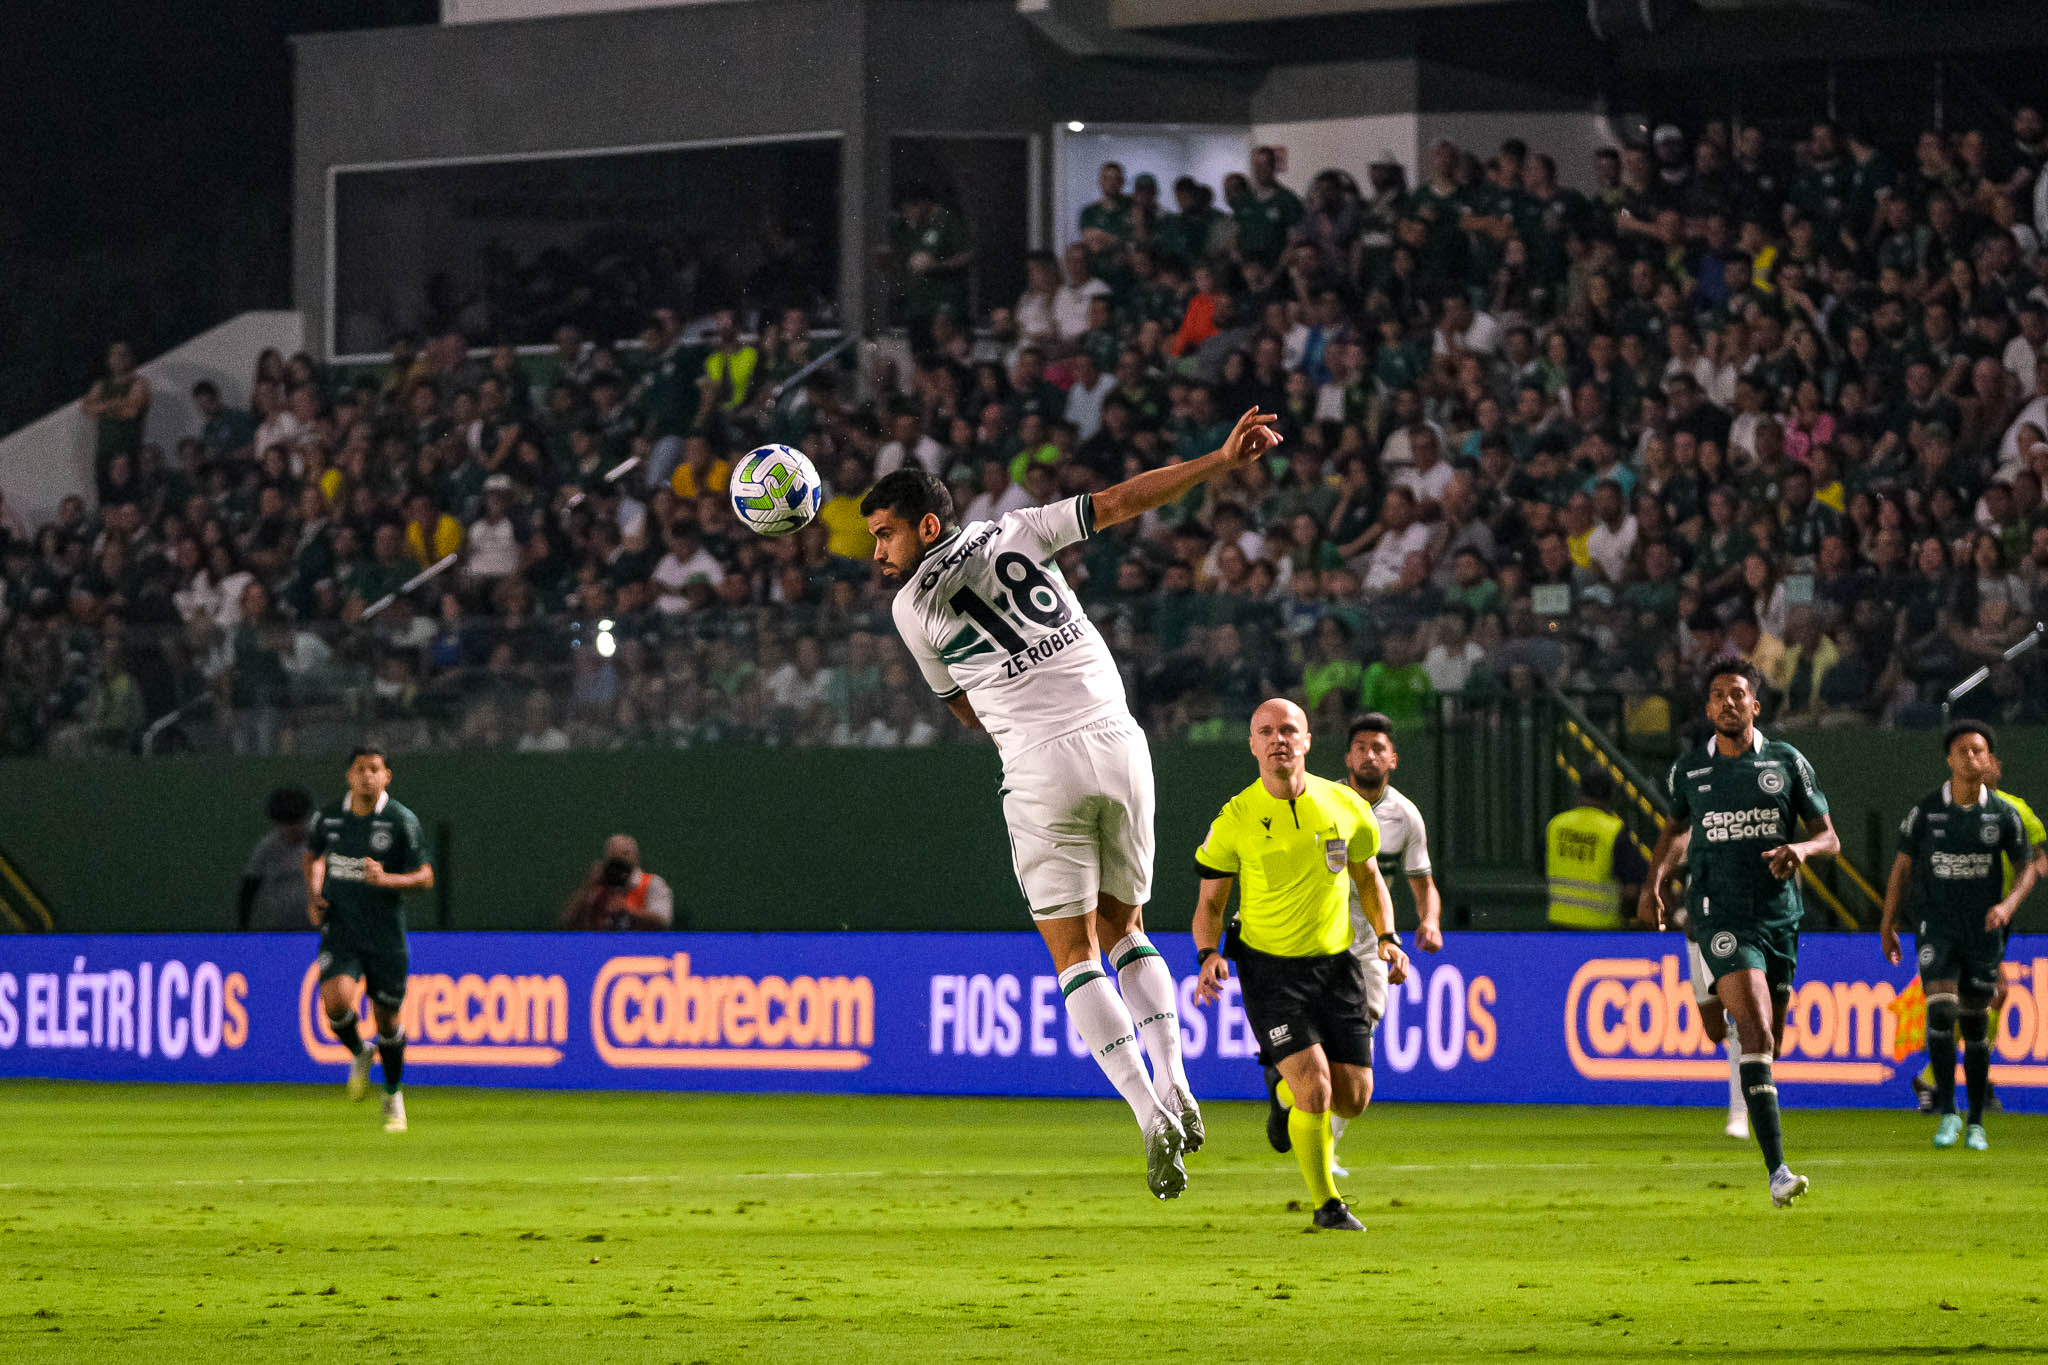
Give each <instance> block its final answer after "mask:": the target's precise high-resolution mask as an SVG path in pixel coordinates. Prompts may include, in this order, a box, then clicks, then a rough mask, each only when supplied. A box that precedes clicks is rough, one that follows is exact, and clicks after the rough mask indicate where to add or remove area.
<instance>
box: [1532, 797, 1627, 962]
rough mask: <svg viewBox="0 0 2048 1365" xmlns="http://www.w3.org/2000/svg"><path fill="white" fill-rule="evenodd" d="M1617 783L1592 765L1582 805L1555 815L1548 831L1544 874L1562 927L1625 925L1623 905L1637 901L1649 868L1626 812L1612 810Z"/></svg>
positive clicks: (1554, 920) (1554, 919)
mask: <svg viewBox="0 0 2048 1365" xmlns="http://www.w3.org/2000/svg"><path fill="white" fill-rule="evenodd" d="M1613 799H1614V782H1613V779H1611V778H1610V777H1608V775H1607V773H1606V772H1605V771H1603V770H1602V769H1599V768H1588V769H1587V770H1586V774H1585V776H1584V777H1583V778H1582V779H1581V780H1580V782H1579V804H1578V805H1576V806H1573V807H1572V808H1571V809H1570V810H1567V811H1560V812H1559V813H1558V814H1557V815H1555V816H1553V817H1552V818H1551V821H1550V826H1549V828H1548V829H1547V830H1546V831H1545V833H1544V839H1543V843H1544V876H1545V877H1546V878H1547V879H1548V880H1549V884H1550V923H1551V925H1552V926H1553V927H1555V928H1559V929H1622V928H1626V927H1627V924H1628V918H1627V916H1626V915H1625V914H1624V911H1623V907H1624V906H1627V905H1631V904H1633V903H1634V901H1635V896H1636V892H1637V891H1638V890H1639V889H1640V888H1641V886H1642V884H1643V878H1644V876H1645V875H1646V874H1647V872H1648V867H1647V866H1646V864H1645V863H1644V862H1643V855H1642V854H1641V853H1640V852H1638V851H1637V849H1636V846H1635V844H1634V842H1633V841H1632V840H1630V838H1629V837H1628V831H1627V829H1626V828H1625V827H1624V826H1623V825H1622V822H1621V817H1620V816H1618V815H1616V814H1615V813H1614V812H1613V811H1611V810H1609V809H1608V806H1609V804H1610V803H1611V802H1612V801H1613Z"/></svg>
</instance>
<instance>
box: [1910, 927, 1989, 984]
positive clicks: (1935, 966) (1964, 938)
mask: <svg viewBox="0 0 2048 1365" xmlns="http://www.w3.org/2000/svg"><path fill="white" fill-rule="evenodd" d="M1914 939H1915V941H1916V943H1917V944H1918V946H1919V949H1920V952H1919V959H1920V980H1921V981H1922V982H1923V983H1925V982H1928V981H1953V982H1955V983H1956V986H1957V989H1958V990H1959V991H1960V993H1961V994H1963V995H1966V996H1971V997H1977V996H1981V997H1983V998H1984V999H1987V1000H1988V999H1990V998H1991V997H1992V996H1993V995H1995V994H1997V992H1998V976H1999V971H1998V968H1999V964H2000V963H2002V962H2004V961H2005V935H2004V934H2001V933H1999V932H1998V931H1996V930H1993V929H1986V928H1985V927H1984V926H1983V924H1982V923H1978V924H1974V925H1970V924H1951V923H1946V922H1943V921H1940V920H1921V921H1920V929H1919V932H1918V933H1917V934H1915V935H1914Z"/></svg>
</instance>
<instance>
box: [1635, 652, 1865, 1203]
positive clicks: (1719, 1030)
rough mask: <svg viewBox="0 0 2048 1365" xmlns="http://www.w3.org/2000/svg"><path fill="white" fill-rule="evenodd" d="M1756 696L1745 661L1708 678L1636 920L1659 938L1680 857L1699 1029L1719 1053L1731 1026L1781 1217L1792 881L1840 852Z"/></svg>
mask: <svg viewBox="0 0 2048 1365" xmlns="http://www.w3.org/2000/svg"><path fill="white" fill-rule="evenodd" d="M1762 690H1763V682H1762V679H1761V677H1760V676H1759V674H1758V673H1757V671H1756V668H1755V666H1754V665H1752V664H1749V663H1747V662H1745V661H1743V660H1741V659H1729V660H1724V661H1723V662H1720V663H1717V664H1715V665H1714V666H1713V669H1712V671H1711V672H1710V673H1709V674H1708V677H1707V720H1708V721H1709V722H1710V723H1711V724H1712V725H1713V727H1714V735H1713V738H1711V739H1709V740H1708V741H1707V743H1706V746H1705V747H1704V748H1702V749H1695V750H1691V751H1688V752H1686V753H1682V754H1680V755H1679V756H1678V760H1677V761H1676V762H1675V763H1673V764H1672V765H1671V779H1670V782H1671V818H1670V819H1669V820H1667V821H1665V823H1664V830H1663V832H1662V833H1661V834H1659V835H1658V836H1657V849H1656V852H1655V854H1653V855H1652V857H1651V859H1650V875H1649V879H1648V882H1647V883H1646V885H1645V886H1644V887H1643V894H1642V901H1641V904H1640V906H1639V907H1638V913H1639V914H1640V916H1641V918H1642V919H1643V921H1644V922H1645V923H1646V924H1649V925H1651V926H1652V927H1656V928H1661V927H1663V923H1664V910H1665V907H1664V884H1665V883H1666V882H1667V881H1669V880H1670V878H1671V875H1672V873H1673V872H1674V871H1675V870H1676V869H1677V866H1678V860H1679V859H1680V858H1681V857H1684V858H1685V859H1686V870H1687V873H1688V885H1687V888H1686V910H1687V912H1688V920H1689V923H1688V929H1687V932H1688V933H1689V934H1690V936H1691V938H1692V941H1693V945H1694V946H1695V947H1696V948H1698V950H1699V952H1700V956H1701V959H1702V960H1703V961H1704V962H1705V964H1706V967H1707V970H1708V971H1709V972H1710V973H1711V974H1712V976H1713V979H1714V996H1715V998H1716V999H1717V1000H1718V1001H1719V1002H1720V1005H1721V1009H1720V1010H1718V1011H1708V1010H1705V1009H1702V1010H1701V1011H1700V1013H1701V1016H1702V1023H1703V1024H1705V1026H1706V1029H1707V1034H1708V1036H1709V1037H1711V1038H1713V1039H1714V1041H1715V1042H1717V1043H1718V1042H1720V1041H1721V1040H1722V1038H1724V1037H1725V1036H1726V1033H1727V1028H1728V1025H1729V1024H1731V1023H1732V1024H1733V1025H1734V1027H1735V1035H1736V1037H1737V1039H1738V1040H1739V1041H1740V1044H1741V1047H1742V1052H1741V1062H1740V1066H1741V1076H1742V1090H1743V1099H1744V1102H1745V1103H1746V1104H1747V1105H1748V1108H1749V1123H1750V1127H1751V1128H1752V1129H1753V1130H1754V1131H1755V1133H1756V1141H1757V1146H1758V1147H1760V1148H1761V1149H1762V1150H1763V1156H1764V1168H1765V1169H1766V1170H1768V1171H1769V1172H1770V1173H1771V1202H1772V1203H1773V1204H1775V1205H1777V1206H1778V1207H1779V1208H1784V1207H1785V1206H1786V1205H1787V1204H1790V1203H1791V1202H1792V1201H1793V1200H1794V1199H1797V1198H1798V1197H1799V1196H1800V1195H1802V1194H1804V1193H1806V1186H1807V1180H1806V1177H1805V1176H1803V1175H1794V1174H1793V1173H1792V1171H1791V1170H1790V1169H1789V1168H1787V1167H1786V1165H1785V1154H1784V1142H1783V1139H1782V1136H1781V1134H1780V1131H1779V1125H1778V1088H1777V1085H1776V1084H1775V1083H1774V1082H1773V1081H1772V1079H1771V1059H1772V1058H1773V1057H1775V1056H1776V1055H1777V1050H1778V1046H1779V1044H1780V1043H1781V1042H1782V1040H1783V1039H1784V1036H1785V1007H1786V1006H1787V1005H1788V1004H1789V1003H1790V1002H1791V999H1792V974H1793V971H1794V970H1795V969H1796V968H1797V966H1798V964H1799V919H1800V916H1801V915H1802V914H1803V913H1804V910H1805V906H1804V905H1803V903H1802V902H1801V900H1800V897H1799V884H1798V882H1797V881H1796V880H1795V879H1796V878H1797V877H1798V875H1799V869H1800V866H1801V865H1802V864H1803V863H1805V862H1806V860H1807V859H1809V858H1820V857H1831V856H1833V855H1834V854H1836V853H1838V852H1840V851H1841V847H1842V844H1841V840H1840V839H1839V838H1837V837H1836V835H1835V827H1834V822H1833V821H1832V820H1831V819H1830V818H1829V817H1828V802H1827V798H1826V797H1825V796H1823V795H1821V791H1820V784H1819V783H1818V782H1817V781H1816V780H1815V778H1814V775H1813V767H1812V765H1811V764H1809V763H1808V762H1807V761H1806V758H1805V756H1804V755H1803V754H1801V753H1800V752H1799V751H1798V750H1797V749H1795V748H1793V747H1792V746H1791V745H1789V744H1785V743H1782V742H1779V741H1777V740H1767V739H1765V738H1764V737H1763V734H1762V732H1761V731H1759V730H1758V729H1757V728H1756V720H1757V716H1758V715H1759V714H1760V713H1761V712H1762V710H1763V702H1762V701H1761V700H1760V695H1761V693H1762ZM1801 820H1804V821H1806V823H1807V826H1808V828H1809V829H1810V830H1811V834H1810V835H1809V836H1808V837H1807V838H1806V839H1805V840H1798V839H1795V838H1794V837H1793V836H1794V834H1795V833H1796V832H1797V831H1796V829H1795V826H1796V825H1797V824H1798V822H1799V821H1801Z"/></svg>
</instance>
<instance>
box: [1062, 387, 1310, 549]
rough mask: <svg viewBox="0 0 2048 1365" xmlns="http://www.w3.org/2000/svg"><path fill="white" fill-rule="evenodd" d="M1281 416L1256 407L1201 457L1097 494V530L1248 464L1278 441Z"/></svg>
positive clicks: (1095, 506)
mask: <svg viewBox="0 0 2048 1365" xmlns="http://www.w3.org/2000/svg"><path fill="white" fill-rule="evenodd" d="M1279 420H1280V419H1279V418H1278V417H1276V416H1274V415H1273V414H1272V413H1270V412H1260V411H1259V410H1258V409H1257V408H1250V409H1247V410H1246V412H1245V414H1244V416H1242V417H1240V418H1238V419H1237V425H1236V426H1234V427H1232V428H1231V429H1230V435H1229V436H1227V437H1225V438H1224V441H1223V444H1222V445H1221V446H1219V447H1217V448H1216V449H1215V450H1212V451H1210V452H1209V453H1208V454H1207V455H1204V456H1202V457H1201V458H1200V459H1195V460H1186V461H1183V462H1182V463H1180V464H1170V465H1166V466H1164V467H1163V468H1160V469H1148V470H1146V471H1145V472H1144V473H1142V474H1139V475H1136V476H1134V477H1132V478H1128V479H1125V480H1124V481H1123V482H1122V483H1119V484H1114V485H1112V486H1110V487H1108V488H1105V489H1103V490H1102V491H1101V492H1100V493H1097V494H1095V496H1094V498H1093V499H1092V502H1093V506H1094V511H1095V529H1096V530H1098V531H1099V530H1101V529H1102V528H1103V527H1105V526H1114V525H1116V524H1117V523H1118V522H1120V521H1129V520H1130V519H1131V518H1132V517H1142V516H1144V515H1145V514H1146V513H1147V512H1150V511H1152V510H1153V509H1154V508H1157V507H1164V506H1166V505H1167V504H1168V503H1170V502H1178V501H1180V500H1181V499H1182V498H1184V497H1186V496H1187V495H1188V493H1189V492H1190V491H1191V490H1192V489H1194V488H1195V487H1196V486H1197V485H1199V484H1203V483H1207V482H1208V481H1209V480H1210V479H1213V478H1215V477H1216V476H1217V475H1218V474H1221V473H1223V472H1224V471H1225V470H1227V469H1237V468H1240V467H1241V466H1244V465H1248V464H1250V463H1251V462H1252V461H1253V460H1256V459H1257V458H1259V456H1261V455H1263V454H1265V453H1266V452H1267V451H1269V450H1271V449H1272V448H1273V447H1274V446H1277V445H1279V444H1280V436H1279V433H1277V432H1275V431H1274V430H1273V424H1274V423H1275V422H1277V421H1279Z"/></svg>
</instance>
